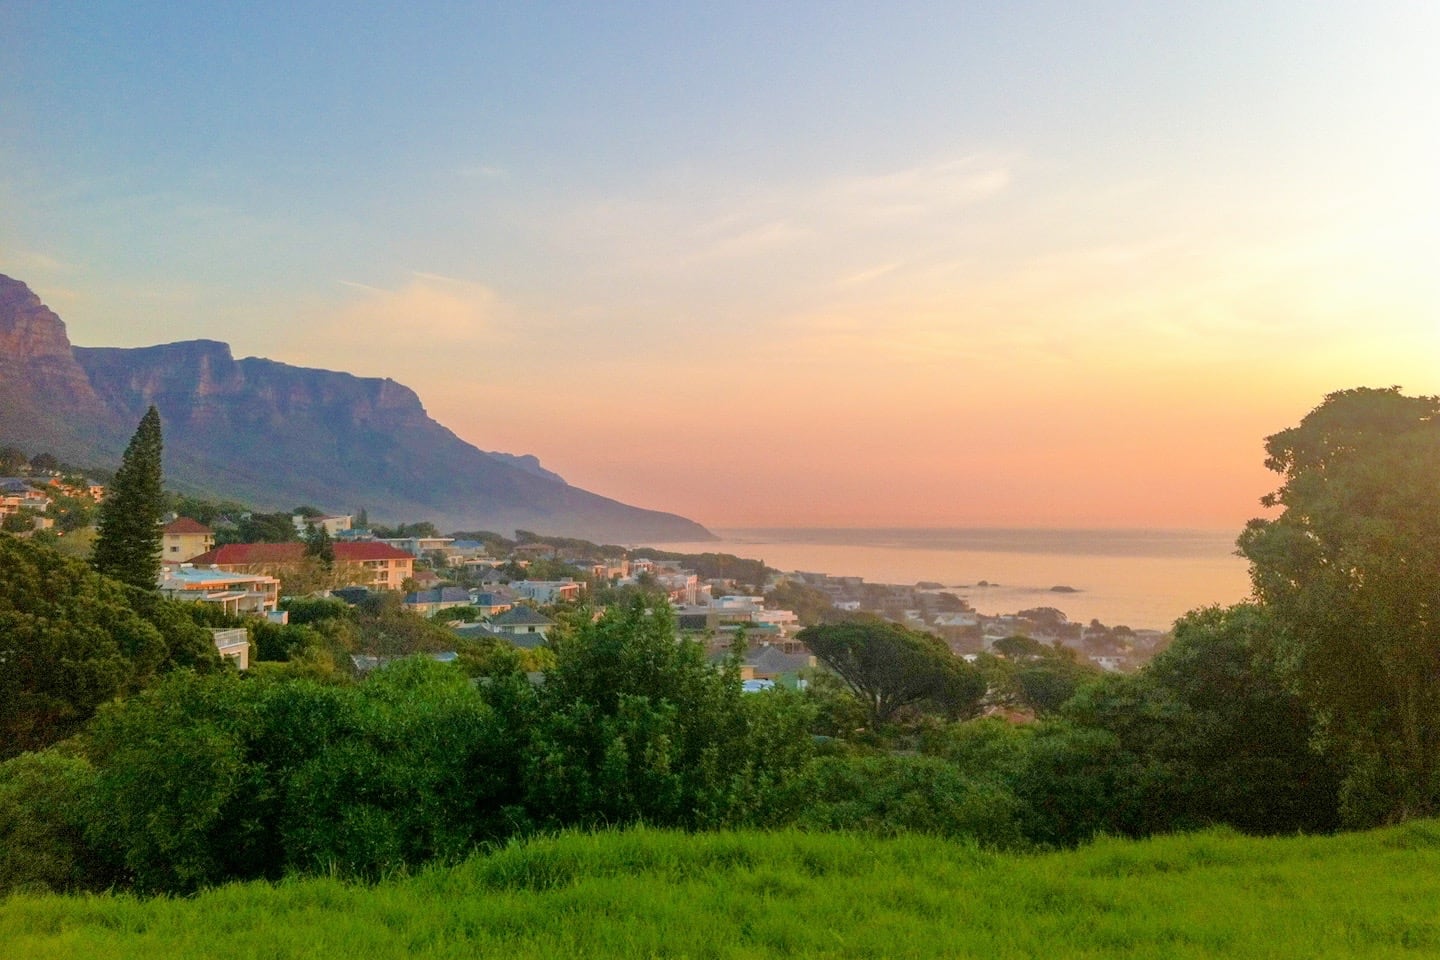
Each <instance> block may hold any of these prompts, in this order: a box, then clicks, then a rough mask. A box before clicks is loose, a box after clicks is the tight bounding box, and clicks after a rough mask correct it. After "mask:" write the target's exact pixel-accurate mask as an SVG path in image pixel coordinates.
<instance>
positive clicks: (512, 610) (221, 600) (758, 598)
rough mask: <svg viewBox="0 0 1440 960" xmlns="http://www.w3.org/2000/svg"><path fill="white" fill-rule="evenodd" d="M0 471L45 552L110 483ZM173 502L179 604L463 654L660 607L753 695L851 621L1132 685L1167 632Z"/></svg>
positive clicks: (246, 650) (774, 576)
mask: <svg viewBox="0 0 1440 960" xmlns="http://www.w3.org/2000/svg"><path fill="white" fill-rule="evenodd" d="M0 465H4V466H8V467H10V468H11V470H12V472H16V473H17V474H19V475H16V476H9V477H0V525H3V527H4V529H6V530H8V531H10V532H12V533H16V534H18V535H21V536H31V537H37V538H39V539H41V540H43V541H46V542H48V543H50V544H51V545H58V544H59V543H61V542H63V541H64V539H65V538H67V537H69V538H70V539H71V540H72V542H75V541H78V542H80V543H84V542H85V540H86V537H87V535H88V534H90V533H91V531H90V530H89V528H88V524H89V522H90V521H91V520H92V519H93V512H94V511H93V507H94V506H95V505H96V504H98V502H99V501H100V500H101V499H103V497H104V494H105V485H104V484H102V483H97V482H93V481H91V480H89V479H86V478H85V477H84V476H83V475H82V474H81V473H78V472H76V471H75V469H74V468H63V467H62V465H61V464H59V463H58V462H57V461H56V460H55V458H54V457H52V456H50V455H48V454H41V455H38V456H36V457H35V458H34V459H30V460H27V459H25V458H24V455H23V453H21V452H20V451H18V450H16V449H14V448H10V449H9V450H8V451H4V452H3V455H0ZM174 505H175V506H176V507H178V508H180V509H185V508H186V507H187V506H188V507H189V512H191V513H195V514H199V515H202V516H203V517H204V518H205V519H206V520H208V521H209V523H208V524H207V523H205V522H201V521H200V520H197V519H196V518H195V517H192V516H185V515H181V514H180V513H178V512H176V511H173V510H172V511H171V512H170V513H169V514H168V515H167V516H166V518H165V521H164V532H163V543H162V551H161V561H162V565H161V573H160V582H159V584H158V586H159V590H160V592H161V593H162V594H163V595H164V596H166V597H169V598H172V599H176V600H184V601H190V602H196V603H203V604H208V605H212V606H214V607H216V608H218V609H219V610H220V611H222V612H223V613H224V614H226V615H228V616H230V617H255V618H262V619H265V620H267V621H269V622H272V623H278V624H285V623H288V622H289V613H288V611H287V610H286V609H285V606H286V604H285V603H284V602H282V601H284V600H285V599H286V598H296V597H305V596H320V597H334V598H338V599H340V600H343V601H345V602H347V603H349V604H351V605H354V604H357V603H359V602H361V601H362V600H364V599H365V598H366V597H369V596H372V595H381V594H388V595H393V596H394V597H398V598H399V599H398V604H397V605H398V608H399V609H400V610H401V611H403V612H405V613H408V614H411V615H414V616H416V617H420V618H424V619H425V620H427V621H429V622H431V623H434V624H438V625H442V626H444V627H445V628H446V629H448V630H449V631H451V633H452V634H453V636H454V637H455V638H456V639H457V640H460V641H469V642H472V643H473V642H475V641H503V642H506V643H508V644H511V645H513V646H515V647H517V648H519V649H521V650H530V651H533V650H536V649H539V648H542V647H543V646H544V644H545V642H546V637H547V635H548V633H549V632H550V631H551V630H552V629H553V628H554V627H555V624H556V619H555V617H556V616H557V615H559V613H560V612H562V611H564V610H566V609H573V608H575V607H576V606H578V605H580V604H582V603H583V604H585V605H587V607H588V608H590V609H592V610H593V611H594V615H596V616H598V615H599V613H600V612H601V611H603V609H604V608H605V606H606V605H607V604H609V603H612V602H614V601H615V600H616V599H617V598H620V597H623V596H625V595H627V594H630V593H636V592H645V593H652V594H659V595H663V596H665V597H666V598H667V599H668V601H669V603H670V605H671V607H672V608H673V611H674V615H675V624H676V628H677V638H685V639H691V640H696V641H699V642H701V643H702V644H703V645H704V646H705V649H706V653H707V654H708V655H709V656H711V657H712V658H714V659H716V661H717V662H718V661H719V660H721V659H723V657H724V656H726V655H727V653H728V651H730V650H731V649H732V648H733V647H734V645H735V641H736V639H737V638H738V637H741V636H743V640H744V654H743V660H742V663H741V679H742V682H743V683H744V684H745V689H746V690H749V691H754V690H761V689H767V688H769V687H771V686H773V685H776V684H779V685H783V686H787V687H790V688H796V687H803V686H804V685H805V684H806V683H807V678H808V677H809V676H810V675H811V674H812V673H813V671H814V670H815V669H817V666H819V665H818V664H817V661H816V658H815V656H814V655H813V653H812V651H810V650H809V649H808V647H807V646H806V644H805V643H804V642H803V641H802V640H800V639H797V637H796V634H797V633H798V632H799V631H800V630H801V629H802V628H803V627H805V626H810V625H814V624H818V623H821V622H824V621H825V620H826V619H827V618H830V617H834V616H836V615H843V614H846V613H867V614H872V615H875V616H878V617H882V618H884V619H886V620H888V621H890V622H894V623H897V624H901V625H903V626H905V627H907V628H910V629H912V630H916V631H919V632H923V633H928V634H931V635H933V636H935V637H938V638H939V639H940V640H942V641H943V642H944V643H945V645H946V646H947V647H948V648H949V649H950V651H951V652H952V653H954V654H955V655H957V656H959V657H963V658H965V659H966V660H968V661H970V662H972V663H973V662H975V661H976V660H977V658H979V657H980V656H981V655H983V654H997V653H999V654H1001V655H1002V656H1003V655H1004V653H1003V651H1005V650H1006V646H1005V645H1004V644H1003V643H1002V641H1005V640H1007V639H1008V638H1016V637H1021V638H1027V639H1028V640H1031V641H1034V643H1035V644H1038V645H1040V646H1042V647H1048V648H1051V649H1066V650H1071V651H1073V652H1074V654H1075V655H1076V656H1077V658H1083V660H1084V661H1085V662H1088V663H1089V664H1091V665H1092V666H1093V667H1094V668H1095V669H1098V670H1101V671H1109V672H1122V671H1131V670H1134V669H1135V668H1137V667H1138V666H1140V665H1142V664H1143V663H1145V662H1146V661H1148V659H1149V658H1150V657H1152V656H1153V655H1154V654H1155V653H1157V652H1158V651H1159V650H1161V649H1163V647H1164V645H1165V642H1166V640H1167V635H1166V634H1165V633H1163V632H1162V631H1158V630H1131V629H1130V628H1128V627H1125V626H1115V627H1107V626H1105V625H1104V624H1102V623H1100V622H1099V621H1092V622H1091V623H1090V624H1082V623H1076V622H1071V621H1069V620H1068V618H1067V617H1066V616H1065V614H1064V613H1063V612H1062V611H1060V610H1058V609H1056V608H1054V607H1036V608H1032V609H1027V610H1021V611H1017V612H1015V613H1010V614H1004V615H998V616H986V615H983V614H981V613H978V612H976V611H975V610H974V609H973V608H972V607H971V605H970V604H969V603H968V602H966V601H965V600H964V599H963V598H961V597H959V596H957V595H956V594H955V593H954V592H952V591H948V590H946V589H945V588H944V587H943V586H942V585H940V584H938V583H919V584H879V583H868V582H866V581H865V580H864V579H863V578H860V577H854V576H844V575H831V574H828V573H820V572H808V571H781V570H775V569H772V568H769V567H766V566H764V565H763V564H761V563H759V562H758V561H753V560H745V559H743V558H739V557H733V556H728V555H709V554H706V555H681V554H667V553H665V552H663V551H659V550H654V549H650V548H645V547H620V546H615V545H598V544H594V543H589V542H587V541H583V540H575V539H567V538H562V537H545V536H541V535H538V534H533V533H529V532H526V531H518V532H517V534H516V537H515V538H514V539H511V538H507V537H505V536H502V535H500V534H497V533H492V532H488V531H480V532H475V533H468V534H467V533H455V534H452V535H449V536H442V535H440V534H439V532H438V531H437V530H436V529H435V528H434V525H433V524H430V523H427V522H423V521H422V522H418V523H413V524H402V525H400V526H399V527H396V528H386V527H383V526H380V525H371V524H370V523H369V522H368V518H367V517H366V516H365V514H364V513H361V514H360V515H358V516H357V515H354V514H338V515H332V514H326V513H323V512H322V511H320V510H317V509H315V508H313V507H309V506H304V507H300V508H297V509H296V510H295V511H293V512H291V513H289V514H284V513H277V514H262V513H257V512H254V511H250V510H245V509H242V508H240V506H239V505H237V504H224V503H212V502H208V501H204V500H197V499H194V498H183V497H177V498H176V503H175V504H174ZM213 632H214V634H215V636H216V644H217V648H218V649H219V650H220V651H221V653H222V655H223V656H225V657H226V658H228V659H230V660H232V661H233V662H235V664H236V665H237V666H238V667H240V668H241V669H248V668H249V666H250V663H251V660H252V658H253V649H252V648H253V646H254V645H253V643H250V642H247V641H246V639H245V637H244V636H243V634H244V630H243V628H237V627H234V626H228V627H223V628H222V627H217V628H214V631H213ZM997 644H1001V646H1000V647H998V648H997ZM434 646H435V640H434V638H433V636H432V637H431V639H430V640H429V642H428V643H427V644H425V647H426V649H424V650H420V649H416V650H413V651H403V650H402V651H399V653H401V654H403V653H406V652H414V653H419V652H426V653H429V654H430V655H432V656H435V657H438V658H441V659H447V658H454V657H455V656H456V655H457V653H456V651H455V650H451V649H446V650H436V649H433V648H434ZM1022 649H1031V648H1030V647H1023V648H1022ZM394 655H397V654H395V653H381V652H378V651H376V650H365V649H357V650H355V651H351V652H349V653H348V658H347V659H348V662H349V666H350V669H351V670H353V671H354V672H356V673H362V672H365V671H368V670H370V669H373V668H374V667H375V666H377V665H379V664H381V663H384V662H386V661H387V660H388V659H391V658H392V657H393V656H394ZM1010 655H1011V656H1014V655H1015V652H1014V647H1013V645H1012V646H1011V653H1010Z"/></svg>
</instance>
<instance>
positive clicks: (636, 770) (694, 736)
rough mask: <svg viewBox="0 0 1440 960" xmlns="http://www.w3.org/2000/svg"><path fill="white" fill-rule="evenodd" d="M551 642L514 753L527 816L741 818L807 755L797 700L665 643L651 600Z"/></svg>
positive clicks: (695, 649)
mask: <svg viewBox="0 0 1440 960" xmlns="http://www.w3.org/2000/svg"><path fill="white" fill-rule="evenodd" d="M551 642H552V645H553V646H554V649H555V655H556V664H555V666H554V668H553V669H551V670H548V671H547V672H546V675H545V683H544V685H543V686H541V687H540V689H539V692H538V695H537V697H536V702H535V703H534V705H533V707H531V709H532V710H533V713H534V715H535V717H536V719H535V721H534V722H533V723H532V724H531V725H530V736H531V738H532V739H531V741H530V742H529V743H528V744H527V745H525V747H524V756H525V764H526V768H527V769H526V773H525V781H526V783H527V785H528V806H529V807H530V809H531V811H532V812H533V815H534V816H536V817H537V818H538V819H542V820H544V821H548V822H549V823H550V824H552V825H556V826H559V825H570V824H575V825H596V824H601V823H609V824H617V823H626V822H633V821H636V820H643V821H645V822H647V823H652V824H657V825H668V826H679V827H687V828H697V827H706V826H718V825H721V824H725V823H734V822H737V821H743V820H745V819H746V818H748V817H749V816H751V815H752V814H753V813H754V811H755V810H756V809H757V806H758V805H759V803H760V801H761V798H762V797H763V796H764V795H765V793H766V791H767V789H768V788H769V787H770V786H771V785H772V784H774V783H775V782H776V781H777V780H778V779H779V778H782V777H784V776H785V775H786V774H787V773H788V772H789V771H793V770H794V769H797V768H798V767H799V766H800V765H801V764H802V763H803V762H804V761H805V760H806V759H807V758H808V756H809V750H810V740H809V738H808V737H806V736H805V733H804V731H805V725H806V723H807V722H808V716H807V715H806V712H805V711H804V710H803V708H801V707H800V704H799V698H797V697H793V696H791V695H788V694H785V693H783V692H778V693H776V692H771V693H766V694H762V695H746V694H744V693H742V692H741V687H740V677H739V669H738V661H737V660H735V659H732V660H731V661H730V662H728V663H726V664H725V665H724V666H723V667H722V668H721V669H716V668H715V667H714V666H713V665H712V664H710V663H709V662H707V660H706V659H705V653H704V650H703V649H702V648H701V647H700V645H699V644H696V643H692V642H689V641H677V640H676V637H675V621H674V617H673V615H672V613H671V609H670V605H669V603H668V602H666V601H664V600H663V599H661V600H657V599H654V598H641V597H637V598H635V599H633V600H632V601H631V602H630V603H629V604H627V605H626V606H623V607H612V608H610V609H609V610H607V611H606V613H605V615H604V616H603V617H601V619H600V620H599V621H594V620H592V619H591V618H590V617H589V616H582V615H575V616H573V617H571V618H570V619H569V620H568V621H567V622H566V623H565V624H564V625H563V628H562V629H561V630H558V631H557V632H556V634H555V635H553V636H552V638H551ZM522 682H523V681H522ZM499 686H500V688H501V689H507V688H505V687H504V686H503V685H499ZM772 693H773V694H774V695H773V696H772Z"/></svg>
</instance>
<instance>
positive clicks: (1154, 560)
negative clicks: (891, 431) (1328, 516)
mask: <svg viewBox="0 0 1440 960" xmlns="http://www.w3.org/2000/svg"><path fill="white" fill-rule="evenodd" d="M1237 533H1238V531H1212V530H1037V529H988V528H986V529H979V528H977V529H899V528H897V529H872V528H866V529H852V528H833V527H832V528H814V527H810V528H784V529H782V528H776V529H746V530H720V531H717V534H718V535H719V536H720V538H721V539H720V541H719V542H715V541H707V542H701V543H657V544H653V546H656V547H659V548H660V549H664V550H674V551H679V552H684V553H703V552H719V553H732V554H735V555H736V556H741V557H749V558H752V559H757V560H764V561H765V562H766V563H767V564H769V565H770V566H772V567H776V568H778V569H780V570H785V571H794V570H802V571H807V572H815V573H828V574H830V575H832V576H858V577H864V578H865V579H866V580H867V581H868V582H871V583H906V584H914V583H919V582H922V581H930V582H935V583H941V584H944V585H945V586H946V587H947V588H952V589H953V592H955V593H957V594H958V595H960V596H962V597H964V598H966V599H967V600H969V601H970V603H971V604H973V605H974V607H975V609H976V610H978V611H980V612H981V613H984V614H990V615H995V614H1003V613H1014V612H1016V611H1018V610H1023V609H1026V608H1029V607H1042V606H1044V607H1055V608H1057V609H1059V610H1062V611H1064V612H1065V614H1066V615H1067V616H1068V617H1069V618H1070V619H1071V620H1079V621H1084V622H1087V623H1088V622H1089V621H1090V620H1091V619H1098V620H1100V621H1101V622H1102V623H1105V624H1107V625H1109V626H1116V625H1118V624H1124V625H1126V626H1129V627H1131V628H1134V629H1143V628H1152V629H1161V630H1165V629H1169V628H1170V625H1171V624H1172V623H1173V622H1174V621H1175V619H1176V618H1178V617H1179V616H1181V615H1182V614H1184V613H1185V612H1186V611H1188V610H1193V609H1195V608H1197V607H1203V606H1208V605H1210V604H1231V603H1236V602H1238V601H1240V600H1243V599H1245V598H1246V597H1247V596H1249V593H1250V581H1249V576H1248V570H1247V566H1246V563H1245V561H1244V560H1243V559H1241V558H1240V557H1237V556H1236V555H1235V537H1236V535H1237ZM981 581H985V582H986V583H988V584H989V585H988V586H980V585H979V584H980V582H981ZM1055 587H1065V588H1069V590H1065V591H1056V590H1054V589H1053V588H1055ZM1070 590H1073V591H1074V592H1070Z"/></svg>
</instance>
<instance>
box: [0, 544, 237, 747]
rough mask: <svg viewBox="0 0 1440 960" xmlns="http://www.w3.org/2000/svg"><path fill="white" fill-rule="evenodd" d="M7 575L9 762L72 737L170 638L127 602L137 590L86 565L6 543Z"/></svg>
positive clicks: (2, 699) (155, 660) (1, 701)
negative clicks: (129, 588)
mask: <svg viewBox="0 0 1440 960" xmlns="http://www.w3.org/2000/svg"><path fill="white" fill-rule="evenodd" d="M0 571H3V572H4V573H3V576H0V759H3V758H5V757H8V756H11V755H13V754H16V753H20V752H21V751H24V750H38V749H41V748H42V747H45V746H48V745H49V744H52V743H55V742H56V741H58V740H62V739H64V738H65V737H68V736H70V735H71V734H72V733H74V732H75V731H76V730H78V729H79V728H80V727H81V726H82V725H83V724H84V723H85V721H87V720H89V719H90V717H91V716H92V715H93V714H94V712H95V709H96V707H97V706H99V705H100V704H101V703H104V702H105V701H106V700H109V699H111V698H113V697H115V696H116V695H117V694H121V693H124V692H127V691H130V690H133V689H135V688H137V687H139V686H140V685H142V684H143V683H145V682H147V681H148V680H149V679H150V678H151V677H152V676H153V675H154V673H155V672H156V671H157V670H158V669H159V668H160V667H161V665H162V664H163V662H164V660H165V638H164V637H163V636H162V634H161V633H160V631H159V630H157V629H156V627H155V626H153V625H152V624H149V623H146V622H145V621H144V620H143V619H142V618H141V617H140V615H139V614H137V613H136V612H135V610H134V609H133V608H132V607H130V605H129V604H128V603H127V599H128V597H127V595H128V594H129V593H130V591H127V590H126V589H125V588H124V587H122V586H121V585H120V584H117V583H115V582H114V581H113V580H108V579H106V578H104V577H101V576H98V575H97V574H96V573H95V572H94V571H92V570H90V569H88V568H87V567H86V566H85V564H83V563H80V562H79V561H76V560H68V559H66V558H64V557H61V556H60V555H59V554H57V553H55V552H54V551H51V550H45V549H42V548H40V547H36V546H35V545H33V544H31V543H27V542H26V541H23V540H17V539H15V538H14V537H6V536H0ZM211 650H212V651H213V650H214V647H213V646H212V647H211Z"/></svg>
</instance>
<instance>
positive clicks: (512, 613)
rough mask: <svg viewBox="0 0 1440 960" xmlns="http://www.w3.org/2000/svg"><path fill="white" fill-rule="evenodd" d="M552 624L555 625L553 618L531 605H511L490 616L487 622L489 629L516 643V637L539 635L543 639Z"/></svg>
mask: <svg viewBox="0 0 1440 960" xmlns="http://www.w3.org/2000/svg"><path fill="white" fill-rule="evenodd" d="M553 626H555V621H554V620H551V619H550V618H549V617H547V616H545V615H544V614H543V613H540V612H538V611H536V610H535V609H534V608H533V607H511V608H510V609H509V610H506V611H505V612H504V613H499V614H496V615H495V616H493V617H491V618H490V622H489V627H490V629H491V630H493V631H494V632H496V633H499V634H502V635H504V637H505V639H507V640H511V641H512V642H516V643H518V640H517V639H516V638H519V637H539V638H540V639H541V640H544V639H545V635H546V634H547V633H548V632H549V630H550V628H551V627H553Z"/></svg>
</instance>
